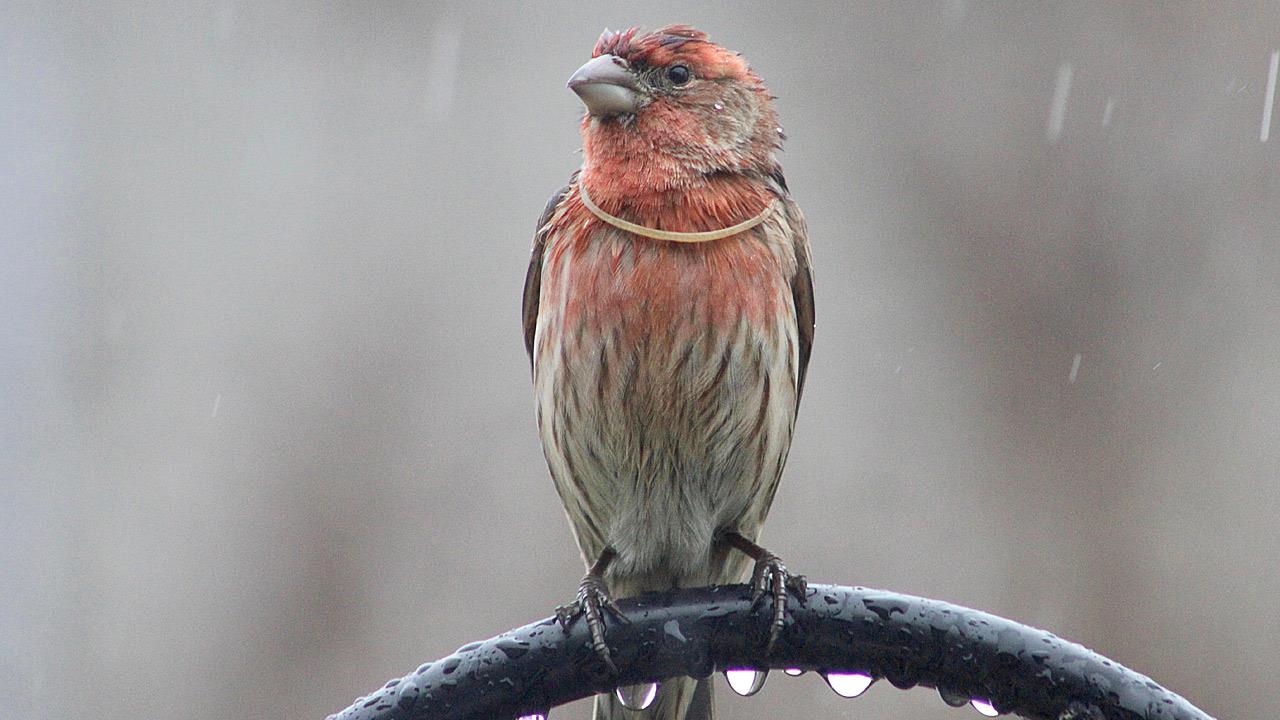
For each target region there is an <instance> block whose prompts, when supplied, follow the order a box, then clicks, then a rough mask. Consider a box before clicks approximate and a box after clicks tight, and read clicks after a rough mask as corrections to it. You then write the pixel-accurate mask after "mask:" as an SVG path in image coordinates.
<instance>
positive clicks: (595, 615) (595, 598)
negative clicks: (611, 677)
mask: <svg viewBox="0 0 1280 720" xmlns="http://www.w3.org/2000/svg"><path fill="white" fill-rule="evenodd" d="M605 610H607V611H609V613H611V614H612V615H613V616H614V617H615V618H617V619H618V620H620V621H622V622H624V623H625V622H630V621H629V620H627V616H625V615H623V614H622V609H621V608H619V607H618V604H617V603H615V602H614V601H613V598H612V597H611V596H610V595H609V588H608V586H606V585H605V583H604V578H603V577H601V576H600V575H599V574H597V573H593V572H589V573H587V574H586V575H585V576H583V578H582V582H581V583H580V584H579V585H578V597H577V599H576V600H574V602H571V603H569V604H568V605H561V606H560V607H558V608H556V620H558V621H560V627H562V628H564V629H565V630H568V629H569V626H570V625H572V624H573V623H574V621H576V620H577V619H578V618H580V617H585V618H586V620H587V630H588V631H589V632H590V633H591V648H592V649H593V650H595V652H596V655H597V656H599V658H600V659H601V660H603V661H604V664H605V665H606V666H607V667H608V668H609V670H610V671H611V672H613V673H614V674H615V675H616V674H617V672H618V667H617V666H616V665H614V664H613V657H612V655H611V654H610V652H609V646H608V645H607V644H605V641H604V612H603V611H605Z"/></svg>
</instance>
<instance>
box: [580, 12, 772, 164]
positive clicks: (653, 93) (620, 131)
mask: <svg viewBox="0 0 1280 720" xmlns="http://www.w3.org/2000/svg"><path fill="white" fill-rule="evenodd" d="M569 88H570V89H571V90H573V91H574V92H575V93H577V94H578V97H579V98H581V99H582V102H583V103H584V104H585V105H586V106H587V115H586V116H585V117H584V118H583V121H582V136H583V152H584V153H585V155H586V161H587V166H588V168H591V167H592V166H596V167H602V166H603V167H608V168H609V170H610V171H611V172H612V171H623V172H628V173H641V174H642V175H643V176H645V178H646V180H647V181H648V182H647V184H648V185H649V186H650V187H653V186H655V185H656V186H664V185H665V186H666V187H678V186H680V185H682V184H685V183H687V182H688V180H689V178H692V177H696V176H699V175H702V176H706V175H711V174H715V173H726V172H728V173H732V172H740V171H743V170H750V169H758V170H760V171H762V172H767V171H768V168H770V167H772V163H773V161H772V155H773V152H774V151H775V150H777V149H778V148H779V147H780V146H781V142H782V139H783V135H782V128H780V127H778V119H777V115H776V114H775V112H774V110H773V104H772V97H771V96H770V95H769V91H768V90H767V89H766V88H765V86H764V84H763V83H762V82H761V80H760V78H759V77H757V76H756V75H755V74H754V73H753V72H752V71H751V69H750V68H749V67H748V66H747V63H746V62H745V61H744V60H743V59H742V57H741V56H739V55H738V54H737V53H734V52H731V51H729V50H726V49H724V48H722V47H720V46H719V45H716V44H715V43H712V42H710V41H709V40H707V36H706V34H705V33H702V32H700V31H698V30H695V29H693V28H691V27H688V26H685V25H671V26H668V27H664V28H661V29H659V30H655V31H653V32H650V33H646V34H637V31H636V29H635V28H632V29H630V30H627V31H624V32H610V31H608V30H606V31H605V32H604V34H603V35H601V36H600V39H599V41H597V42H596V46H595V50H594V52H593V53H592V59H591V60H590V61H589V62H587V63H586V64H585V65H583V66H582V67H580V68H578V70H577V71H576V72H574V73H573V75H572V77H570V78H569Z"/></svg>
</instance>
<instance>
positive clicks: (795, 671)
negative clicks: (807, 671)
mask: <svg viewBox="0 0 1280 720" xmlns="http://www.w3.org/2000/svg"><path fill="white" fill-rule="evenodd" d="M782 672H784V673H786V674H788V675H790V676H791V677H800V676H801V675H803V674H804V671H803V670H801V669H800V668H787V669H786V670H783V671H782Z"/></svg>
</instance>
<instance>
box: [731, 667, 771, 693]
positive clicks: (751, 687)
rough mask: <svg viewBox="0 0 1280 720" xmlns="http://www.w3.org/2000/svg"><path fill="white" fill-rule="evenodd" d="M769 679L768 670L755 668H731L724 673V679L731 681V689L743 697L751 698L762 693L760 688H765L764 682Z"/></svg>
mask: <svg viewBox="0 0 1280 720" xmlns="http://www.w3.org/2000/svg"><path fill="white" fill-rule="evenodd" d="M768 677H769V671H768V670H756V669H755V668H729V669H728V670H725V671H724V679H725V680H728V681H729V687H731V688H733V691H734V692H736V693H738V694H739V695H741V696H743V697H750V696H751V695H755V694H756V693H758V692H760V688H762V687H764V681H765V679H766V678H768Z"/></svg>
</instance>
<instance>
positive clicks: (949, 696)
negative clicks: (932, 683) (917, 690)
mask: <svg viewBox="0 0 1280 720" xmlns="http://www.w3.org/2000/svg"><path fill="white" fill-rule="evenodd" d="M938 695H939V696H940V697H941V698H942V702H944V703H946V704H948V705H950V706H951V707H964V706H965V704H966V703H968V702H969V694H968V693H963V692H960V691H959V690H952V689H951V688H945V687H939V688H938Z"/></svg>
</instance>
